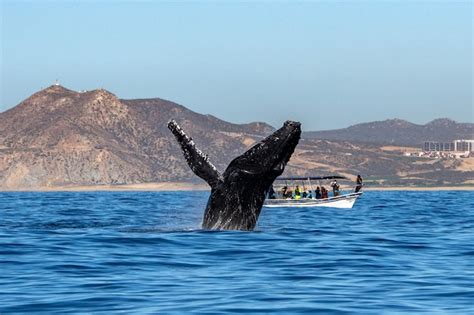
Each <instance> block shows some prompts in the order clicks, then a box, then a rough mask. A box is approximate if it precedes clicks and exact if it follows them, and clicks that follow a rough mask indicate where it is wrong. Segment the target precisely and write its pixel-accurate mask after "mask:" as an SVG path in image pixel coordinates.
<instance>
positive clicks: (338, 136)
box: [305, 118, 474, 147]
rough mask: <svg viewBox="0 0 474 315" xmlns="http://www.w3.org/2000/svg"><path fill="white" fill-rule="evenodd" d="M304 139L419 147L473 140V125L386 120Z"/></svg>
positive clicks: (310, 133)
mask: <svg viewBox="0 0 474 315" xmlns="http://www.w3.org/2000/svg"><path fill="white" fill-rule="evenodd" d="M305 136H306V137H308V138H316V139H326V140H347V141H357V142H369V143H378V144H394V145H407V146H413V147H421V145H422V143H423V142H424V141H452V140H456V139H473V138H474V124H472V123H458V122H455V121H453V120H450V119H447V118H441V119H435V120H433V121H431V122H429V123H427V124H425V125H417V124H413V123H410V122H408V121H405V120H401V119H388V120H384V121H375V122H369V123H363V124H357V125H353V126H350V127H348V128H344V129H336V130H325V131H313V132H307V133H306V134H305Z"/></svg>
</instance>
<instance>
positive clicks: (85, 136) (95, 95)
mask: <svg viewBox="0 0 474 315" xmlns="http://www.w3.org/2000/svg"><path fill="white" fill-rule="evenodd" d="M171 118H174V119H176V120H177V121H178V122H179V123H180V125H182V126H183V128H185V130H186V131H188V133H189V134H190V135H191V136H193V137H194V139H195V141H196V143H197V145H198V146H199V147H200V148H202V149H203V151H204V152H205V153H207V154H208V155H209V157H210V159H211V160H212V161H213V163H214V164H215V165H216V166H217V167H218V168H219V169H220V170H224V169H225V167H226V166H227V164H228V163H229V162H230V161H231V160H232V159H233V158H234V157H236V156H237V155H240V154H242V153H243V152H244V151H245V150H246V149H248V148H249V147H250V146H252V145H253V144H254V143H255V142H256V141H258V140H260V139H262V138H263V137H264V136H266V135H268V134H270V133H271V132H272V131H273V130H274V128H273V127H272V126H269V125H268V124H265V123H261V122H257V123H250V124H244V125H237V124H232V123H228V122H225V121H223V120H220V119H218V118H216V117H213V116H210V115H202V114H199V113H195V112H193V111H190V110H189V109H187V108H185V107H183V106H181V105H178V104H176V103H173V102H170V101H166V100H162V99H159V98H154V99H137V100H123V99H119V98H117V97H116V96H115V95H114V94H112V93H110V92H108V91H106V90H102V89H99V90H93V91H88V92H75V91H72V90H68V89H66V88H64V87H62V86H57V85H54V86H50V87H48V88H46V89H44V90H42V91H39V92H38V93H35V94H33V95H32V96H31V97H29V98H28V99H26V100H25V101H23V102H22V103H20V104H19V105H17V106H16V107H14V108H12V109H10V110H8V111H5V112H3V113H0V189H40V188H48V187H49V188H54V187H64V186H71V185H74V186H76V185H82V186H87V185H111V184H112V185H118V184H138V183H152V182H164V181H184V182H200V180H199V179H198V178H197V177H196V176H194V175H193V174H192V173H191V171H190V170H189V168H188V166H187V165H186V163H185V161H184V159H183V157H182V153H181V150H180V149H179V147H178V145H177V143H176V142H175V140H174V138H173V137H172V135H171V133H170V132H169V131H168V129H167V127H166V125H167V123H168V121H169V120H170V119H171ZM395 121H396V120H395ZM442 121H444V120H442ZM442 121H441V122H442ZM374 124H377V123H374ZM407 124H409V123H407ZM441 125H443V124H441ZM441 125H438V126H441ZM448 125H449V124H448ZM394 128H395V126H394ZM439 128H441V129H442V128H443V127H442V126H441V127H439ZM395 129H396V128H395ZM349 140H351V139H342V140H321V139H316V138H313V137H312V135H311V133H305V134H304V136H303V138H302V140H301V141H300V144H299V145H298V147H297V150H296V151H295V153H294V155H293V157H292V159H291V160H290V163H289V165H288V167H287V169H286V175H325V174H334V173H337V174H345V175H347V176H349V177H353V176H354V175H356V174H358V173H360V174H362V175H363V176H364V178H366V179H367V180H368V182H371V183H372V184H385V185H398V184H400V185H407V184H408V185H410V184H423V185H430V184H432V185H443V184H449V185H452V184H472V178H474V162H473V161H472V160H473V159H472V158H469V159H462V160H459V159H458V160H444V159H439V160H430V159H422V158H414V157H405V156H403V154H402V152H403V151H405V150H413V148H397V147H393V146H392V147H386V146H383V145H381V144H371V143H369V142H370V141H360V142H359V141H353V140H351V141H349ZM362 140H367V139H362ZM388 142H390V139H389V141H388ZM385 143H386V142H385Z"/></svg>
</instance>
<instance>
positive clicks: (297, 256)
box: [0, 191, 474, 314]
mask: <svg viewBox="0 0 474 315" xmlns="http://www.w3.org/2000/svg"><path fill="white" fill-rule="evenodd" d="M207 198H208V192H31V193H30V192H2V193H0V314H21V313H43V314H66V313H93V314H100V313H103V314H114V313H122V314H187V313H199V314H232V313H250V314H256V313H280V314H300V313H307V314H315V313H322V314H357V313H359V314H381V313H384V314H391V313H409V314H413V313H428V314H436V313H439V314H473V313H474V192H470V191H428V192H402V191H393V192H381V191H380V192H377V191H368V192H365V193H364V195H363V196H362V197H361V198H360V199H359V200H358V201H357V202H356V204H355V206H354V208H353V209H350V210H347V209H330V208H316V209H304V208H301V209H290V208H282V209H275V208H273V209H265V208H264V209H263V210H262V214H261V216H260V219H259V222H258V226H257V229H256V230H255V231H252V232H239V231H205V230H201V229H200V222H201V219H202V215H203V211H204V208H205V205H206V202H207Z"/></svg>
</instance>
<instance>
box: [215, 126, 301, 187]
mask: <svg viewBox="0 0 474 315" xmlns="http://www.w3.org/2000/svg"><path fill="white" fill-rule="evenodd" d="M300 136H301V124H300V123H299V122H294V121H286V122H285V123H284V124H283V126H282V127H281V128H280V129H278V130H277V131H275V132H274V133H273V134H271V135H269V136H268V137H266V138H265V139H263V140H262V141H260V142H259V143H257V144H256V145H254V146H253V147H252V148H250V149H249V150H248V151H247V152H245V153H244V154H242V155H241V156H238V157H237V158H235V159H234V160H233V161H232V162H230V164H229V166H228V167H227V169H226V171H225V172H224V180H232V177H235V176H239V177H244V178H249V179H255V178H260V179H263V178H265V179H271V181H272V182H273V180H275V178H276V177H278V176H279V175H281V174H282V173H283V170H284V169H285V165H286V164H287V163H288V161H289V159H290V157H291V155H292V154H293V152H294V150H295V147H296V145H297V144H298V141H299V139H300Z"/></svg>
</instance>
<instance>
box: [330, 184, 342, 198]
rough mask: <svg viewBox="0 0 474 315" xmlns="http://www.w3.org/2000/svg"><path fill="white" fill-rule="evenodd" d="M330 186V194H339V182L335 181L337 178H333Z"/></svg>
mask: <svg viewBox="0 0 474 315" xmlns="http://www.w3.org/2000/svg"><path fill="white" fill-rule="evenodd" d="M331 187H332V194H333V196H334V197H336V196H339V187H340V186H339V184H338V183H337V180H334V181H333V182H332V183H331Z"/></svg>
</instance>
